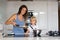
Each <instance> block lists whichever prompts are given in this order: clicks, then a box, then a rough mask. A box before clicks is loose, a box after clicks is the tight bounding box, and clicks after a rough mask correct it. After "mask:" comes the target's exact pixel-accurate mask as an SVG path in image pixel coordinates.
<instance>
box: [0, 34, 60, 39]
mask: <svg viewBox="0 0 60 40" xmlns="http://www.w3.org/2000/svg"><path fill="white" fill-rule="evenodd" d="M0 40H60V37H48V36H47V37H4V38H3V37H2V33H0Z"/></svg>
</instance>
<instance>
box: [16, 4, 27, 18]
mask: <svg viewBox="0 0 60 40" xmlns="http://www.w3.org/2000/svg"><path fill="white" fill-rule="evenodd" d="M22 8H26V13H25V14H24V15H23V17H24V19H26V17H27V13H28V8H27V6H26V5H22V6H20V8H19V11H18V13H17V15H19V14H20V13H21V10H22Z"/></svg>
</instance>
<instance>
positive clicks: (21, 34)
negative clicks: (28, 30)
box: [13, 15, 25, 37]
mask: <svg viewBox="0 0 60 40" xmlns="http://www.w3.org/2000/svg"><path fill="white" fill-rule="evenodd" d="M15 22H16V24H18V25H19V26H21V27H23V26H24V24H25V23H24V20H22V21H20V20H19V19H18V15H17V16H16V20H15ZM13 32H14V34H15V37H24V29H23V28H20V27H15V26H13Z"/></svg>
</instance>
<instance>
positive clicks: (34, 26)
mask: <svg viewBox="0 0 60 40" xmlns="http://www.w3.org/2000/svg"><path fill="white" fill-rule="evenodd" d="M31 27H32V28H33V29H34V30H37V29H39V28H38V26H37V25H31ZM31 27H30V26H29V27H28V30H29V31H30V33H32V32H33V29H32V28H31Z"/></svg>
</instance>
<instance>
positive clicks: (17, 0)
mask: <svg viewBox="0 0 60 40" xmlns="http://www.w3.org/2000/svg"><path fill="white" fill-rule="evenodd" d="M8 1H33V0H8Z"/></svg>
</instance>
